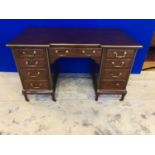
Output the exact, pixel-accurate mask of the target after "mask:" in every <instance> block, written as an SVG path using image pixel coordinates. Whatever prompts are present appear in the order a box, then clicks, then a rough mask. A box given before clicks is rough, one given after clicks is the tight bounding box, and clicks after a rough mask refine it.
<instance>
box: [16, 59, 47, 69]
mask: <svg viewBox="0 0 155 155" xmlns="http://www.w3.org/2000/svg"><path fill="white" fill-rule="evenodd" d="M17 63H18V65H19V67H30V68H31V67H32V68H34V67H46V62H45V60H44V59H18V60H17Z"/></svg>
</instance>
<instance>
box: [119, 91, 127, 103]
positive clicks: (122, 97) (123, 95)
mask: <svg viewBox="0 0 155 155" xmlns="http://www.w3.org/2000/svg"><path fill="white" fill-rule="evenodd" d="M126 94H127V92H125V93H123V94H122V96H121V98H120V101H123V100H124V97H125V95H126Z"/></svg>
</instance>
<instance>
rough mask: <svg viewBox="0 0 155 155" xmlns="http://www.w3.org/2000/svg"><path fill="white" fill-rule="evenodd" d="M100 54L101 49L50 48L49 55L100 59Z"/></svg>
mask: <svg viewBox="0 0 155 155" xmlns="http://www.w3.org/2000/svg"><path fill="white" fill-rule="evenodd" d="M101 52H102V49H101V48H50V55H51V56H59V57H91V56H92V57H100V56H101Z"/></svg>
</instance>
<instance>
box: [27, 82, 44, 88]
mask: <svg viewBox="0 0 155 155" xmlns="http://www.w3.org/2000/svg"><path fill="white" fill-rule="evenodd" d="M30 86H31V87H33V88H40V87H41V86H42V83H39V86H34V85H33V83H30Z"/></svg>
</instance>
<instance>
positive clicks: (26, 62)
mask: <svg viewBox="0 0 155 155" xmlns="http://www.w3.org/2000/svg"><path fill="white" fill-rule="evenodd" d="M25 64H26V65H29V66H32V67H35V66H36V65H38V64H39V62H38V61H35V63H34V65H31V64H29V61H25Z"/></svg>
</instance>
